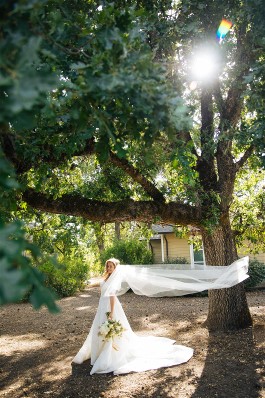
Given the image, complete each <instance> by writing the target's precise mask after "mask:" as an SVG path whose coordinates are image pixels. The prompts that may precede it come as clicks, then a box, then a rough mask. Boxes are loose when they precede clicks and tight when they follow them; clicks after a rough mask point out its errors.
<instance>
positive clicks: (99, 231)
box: [92, 222, 105, 253]
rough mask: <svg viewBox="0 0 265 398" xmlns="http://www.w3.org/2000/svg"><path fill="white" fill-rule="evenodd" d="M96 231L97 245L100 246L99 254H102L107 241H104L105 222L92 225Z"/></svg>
mask: <svg viewBox="0 0 265 398" xmlns="http://www.w3.org/2000/svg"><path fill="white" fill-rule="evenodd" d="M92 225H93V228H94V231H95V237H96V243H97V246H98V250H99V253H102V252H103V251H104V250H105V241H104V231H103V226H104V223H103V222H94V223H92Z"/></svg>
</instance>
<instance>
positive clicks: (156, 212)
mask: <svg viewBox="0 0 265 398" xmlns="http://www.w3.org/2000/svg"><path fill="white" fill-rule="evenodd" d="M23 199H24V200H25V201H26V202H27V203H28V204H29V205H30V206H32V207H33V208H35V209H38V210H41V211H44V212H48V213H55V214H67V215H72V216H77V217H83V218H84V219H87V220H90V221H102V222H104V223H109V222H114V221H120V222H123V221H132V220H135V221H140V222H158V221H160V222H164V223H169V224H176V223H178V224H179V225H187V224H189V225H194V226H199V225H200V223H201V219H200V211H199V208H197V207H195V206H191V205H188V204H182V203H176V202H170V203H161V202H157V201H134V200H131V199H126V200H122V201H117V202H103V201H97V200H91V199H87V198H84V197H82V196H80V195H73V194H72V195H63V196H62V197H61V198H58V199H53V198H52V197H49V196H47V195H45V194H44V193H40V192H35V191H34V190H32V189H29V190H27V191H25V192H24V194H23Z"/></svg>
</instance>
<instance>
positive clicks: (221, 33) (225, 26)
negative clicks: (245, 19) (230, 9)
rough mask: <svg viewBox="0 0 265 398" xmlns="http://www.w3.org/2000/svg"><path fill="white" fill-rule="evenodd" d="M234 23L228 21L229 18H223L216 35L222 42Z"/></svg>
mask: <svg viewBox="0 0 265 398" xmlns="http://www.w3.org/2000/svg"><path fill="white" fill-rule="evenodd" d="M232 25H233V24H232V22H230V21H227V19H222V21H221V23H220V25H219V28H218V30H217V32H216V37H217V39H218V40H219V41H220V42H221V41H222V40H223V38H224V37H225V36H226V35H227V33H228V32H229V30H230V29H231V27H232Z"/></svg>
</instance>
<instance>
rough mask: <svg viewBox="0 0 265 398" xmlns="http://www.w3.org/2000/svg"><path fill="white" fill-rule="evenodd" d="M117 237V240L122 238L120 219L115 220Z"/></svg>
mask: <svg viewBox="0 0 265 398" xmlns="http://www.w3.org/2000/svg"><path fill="white" fill-rule="evenodd" d="M115 238H116V239H117V240H120V239H121V223H120V222H118V221H116V222H115Z"/></svg>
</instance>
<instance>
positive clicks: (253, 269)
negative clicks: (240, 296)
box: [244, 260, 265, 289]
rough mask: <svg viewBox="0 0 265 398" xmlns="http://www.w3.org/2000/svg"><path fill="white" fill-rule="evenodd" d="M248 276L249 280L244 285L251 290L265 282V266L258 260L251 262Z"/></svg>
mask: <svg viewBox="0 0 265 398" xmlns="http://www.w3.org/2000/svg"><path fill="white" fill-rule="evenodd" d="M248 274H249V278H248V279H246V280H245V282H244V283H245V288H246V289H251V288H253V287H256V286H257V285H258V284H259V283H261V282H262V281H264V280H265V264H263V263H261V262H260V261H258V260H250V261H249V268H248Z"/></svg>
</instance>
